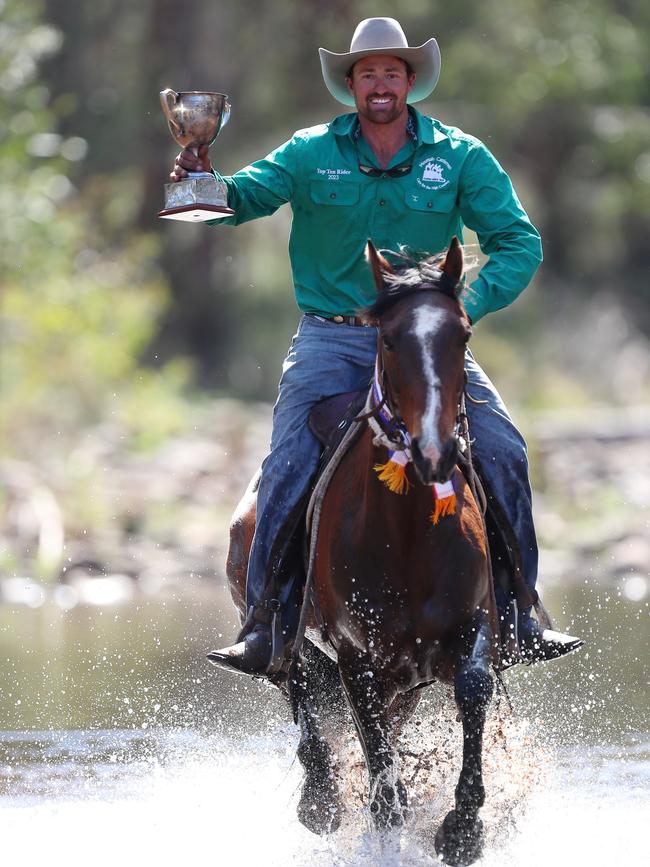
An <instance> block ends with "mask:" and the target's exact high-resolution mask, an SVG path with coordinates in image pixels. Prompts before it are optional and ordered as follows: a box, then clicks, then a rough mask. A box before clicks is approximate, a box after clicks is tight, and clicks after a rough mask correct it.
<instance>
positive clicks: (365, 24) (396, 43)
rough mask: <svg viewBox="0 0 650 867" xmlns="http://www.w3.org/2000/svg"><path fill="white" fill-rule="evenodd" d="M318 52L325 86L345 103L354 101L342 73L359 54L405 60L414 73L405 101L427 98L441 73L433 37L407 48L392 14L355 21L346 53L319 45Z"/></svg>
mask: <svg viewBox="0 0 650 867" xmlns="http://www.w3.org/2000/svg"><path fill="white" fill-rule="evenodd" d="M318 53H319V54H320V63H321V67H322V69H323V78H324V79H325V84H326V85H327V89H328V90H329V92H330V93H331V94H332V96H333V97H334V99H338V101H339V102H342V103H343V104H344V105H354V99H353V97H352V96H351V94H350V92H349V90H348V88H347V85H346V83H345V77H346V75H347V74H348V72H349V71H350V67H351V66H353V65H354V64H355V63H356V62H357V60H361V58H362V57H370V56H371V55H373V54H388V55H390V56H391V57H400V58H401V59H402V60H405V61H406V62H407V63H408V64H409V66H410V67H411V69H412V70H413V72H415V73H416V74H417V78H416V80H415V84H414V85H413V87H412V89H411V91H410V92H409V95H408V97H407V102H418V101H419V100H421V99H426V98H427V96H429V94H430V93H431V91H432V90H433V88H434V87H435V86H436V84H437V83H438V76H439V75H440V49H439V48H438V43H437V42H436V40H435V39H429V40H428V42H425V43H424V45H420V46H418V47H417V48H410V47H409V44H408V42H407V40H406V36H405V34H404V31H403V30H402V27H401V25H400V23H399V22H398V21H396V20H395V19H394V18H366V19H365V20H364V21H362V22H361V23H360V24H359V25H357V29H356V30H355V31H354V35H353V37H352V42H351V43H350V50H349V51H348V52H347V53H346V54H335V53H334V52H333V51H327V50H326V49H325V48H319V49H318Z"/></svg>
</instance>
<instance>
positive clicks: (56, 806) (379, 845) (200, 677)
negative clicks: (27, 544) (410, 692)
mask: <svg viewBox="0 0 650 867" xmlns="http://www.w3.org/2000/svg"><path fill="white" fill-rule="evenodd" d="M546 602H547V605H548V606H549V607H550V608H551V610H552V611H554V612H555V613H556V614H557V620H558V625H559V626H560V627H562V628H566V629H567V630H569V631H572V632H574V633H575V634H579V635H582V636H584V637H585V638H586V639H587V641H588V646H587V648H586V649H585V650H584V651H583V652H581V653H579V654H574V655H573V656H572V657H571V658H570V659H567V660H562V661H560V662H558V663H553V664H549V665H546V666H536V667H532V668H525V669H524V668H519V669H518V670H516V671H513V672H511V673H509V674H508V675H507V676H506V681H507V684H508V688H509V692H510V697H511V699H512V703H513V706H514V716H513V717H512V718H509V725H510V726H511V727H512V730H511V731H510V734H509V735H508V736H507V737H506V742H505V743H501V742H500V740H499V739H498V738H496V737H494V738H492V739H491V740H490V739H489V738H488V740H489V744H490V746H489V750H488V755H487V756H486V767H487V775H488V780H487V782H488V801H487V803H486V808H485V817H486V825H488V826H489V847H488V850H487V851H486V854H485V856H484V859H483V861H482V863H483V864H485V865H494V867H496V865H497V864H498V865H517V867H519V865H521V864H524V863H525V864H526V867H535V865H542V864H546V863H547V862H548V860H549V858H551V859H552V861H553V864H554V865H556V867H559V865H562V864H567V865H572V867H573V865H576V864H577V865H581V864H587V863H588V864H590V865H599V864H603V865H604V864H608V863H610V861H613V860H614V858H615V857H616V856H619V857H620V853H621V852H622V851H625V852H626V854H627V855H628V857H629V858H631V860H632V861H633V862H634V861H635V860H636V861H639V862H641V861H642V860H643V858H644V857H645V856H646V855H647V847H646V846H645V842H644V841H643V840H642V835H641V834H640V832H635V828H641V827H643V824H642V818H643V816H644V815H645V816H646V819H647V810H648V807H649V806H650V795H649V784H650V737H649V736H648V735H647V734H645V735H644V734H642V733H643V732H648V731H649V730H650V723H649V721H648V717H647V707H648V705H647V699H648V689H647V659H648V654H647V649H648V648H647V636H648V630H647V619H648V613H649V609H648V603H647V602H644V601H632V600H630V599H629V598H627V597H625V596H622V595H619V594H618V593H617V592H616V591H615V590H612V589H611V588H607V587H604V586H602V585H591V584H589V583H585V584H579V585H570V586H567V587H560V586H556V587H554V588H552V589H551V592H550V593H548V594H547V598H546ZM234 629H235V627H234V620H233V616H232V609H231V607H230V603H229V601H228V599H227V597H226V595H225V593H223V592H222V591H215V590H211V589H209V588H206V587H202V586H200V585H197V584H195V585H192V586H191V587H188V588H187V590H186V591H185V592H183V593H181V592H179V591H174V592H168V594H167V595H166V596H165V597H164V598H150V597H145V596H142V597H139V596H138V597H136V598H135V600H134V601H132V602H130V603H128V604H124V605H122V606H117V607H110V608H109V607H105V608H100V607H91V606H78V607H76V608H73V609H72V610H62V609H61V608H59V607H57V606H56V605H54V604H53V603H52V602H51V601H48V602H46V604H44V605H43V606H42V607H40V608H36V609H30V608H27V607H13V608H12V607H9V606H4V607H2V608H0V659H2V663H3V664H2V667H1V669H0V713H1V714H2V723H1V724H0V728H2V729H4V730H5V731H4V733H2V734H0V812H1V814H2V818H3V819H4V822H3V825H4V827H5V829H6V830H5V833H4V836H3V850H4V852H5V853H10V854H11V855H15V856H17V857H18V859H19V861H20V863H26V864H31V863H34V864H36V863H39V862H40V861H41V859H44V858H49V857H51V853H52V852H53V851H56V850H57V849H59V848H61V849H62V850H63V848H65V851H66V853H67V862H68V863H69V864H70V865H76V864H82V863H84V864H86V863H87V862H88V860H89V858H92V860H93V863H95V864H97V863H99V864H103V863H114V862H115V859H116V858H118V857H119V858H121V859H122V861H123V862H125V863H139V862H141V863H147V864H153V863H156V864H161V865H167V864H170V865H171V864H177V863H179V861H180V859H181V858H182V859H183V861H185V862H187V861H188V859H193V860H194V862H196V863H201V864H211V863H214V864H218V865H222V864H224V865H229V864H233V865H234V864H236V863H238V864H243V865H249V864H251V865H252V864H259V863H264V864H268V865H272V864H283V865H285V864H287V863H291V864H304V863H307V862H309V863H310V864H313V865H321V864H322V865H340V867H354V865H370V864H381V865H383V867H387V865H393V864H395V865H397V864H403V865H416V864H417V865H420V864H422V865H424V864H434V863H436V862H435V859H433V858H432V856H431V853H432V851H433V850H432V831H433V830H435V827H436V825H437V822H438V817H439V815H440V814H441V813H444V810H446V809H447V807H448V805H449V802H450V799H451V798H452V797H453V787H454V785H455V781H456V773H457V764H456V763H457V746H458V743H459V741H458V738H459V734H460V729H459V727H458V726H456V724H455V722H454V720H453V712H452V710H449V708H447V722H446V723H444V724H442V723H441V722H440V717H439V714H440V713H441V711H440V706H441V705H443V706H444V704H445V698H444V690H438V691H437V692H436V691H435V690H433V691H432V692H431V694H430V697H429V698H428V699H427V701H426V703H425V708H424V711H423V713H422V714H421V717H422V719H423V720H424V721H425V722H426V723H427V724H428V726H429V728H427V726H426V725H423V727H422V728H421V729H418V731H419V732H420V735H421V736H422V737H425V741H426V738H429V739H431V740H429V741H426V742H425V743H423V744H421V745H420V748H421V751H423V752H421V753H420V755H424V754H425V753H426V751H427V750H430V749H432V748H433V746H436V748H437V749H438V753H437V755H438V756H440V755H441V752H440V747H441V745H443V746H444V749H452V752H453V751H454V750H455V751H456V752H455V753H454V756H453V757H452V759H450V760H449V761H448V762H447V763H446V764H445V762H442V764H441V763H440V762H437V763H436V764H435V767H434V766H433V764H431V763H430V764H429V765H428V766H427V765H426V763H424V764H423V763H422V762H421V761H420V764H419V765H418V766H417V768H416V769H415V770H413V768H411V770H413V774H412V778H411V777H408V774H407V777H408V779H409V780H410V785H409V789H410V791H411V794H412V802H413V805H414V817H413V819H412V821H411V823H410V824H409V826H408V828H407V833H406V834H405V835H404V837H403V839H402V841H401V844H396V843H395V842H394V841H393V842H392V843H391V841H386V840H384V841H380V840H378V839H377V838H376V837H375V836H374V835H370V834H369V833H368V831H367V823H366V816H365V812H364V810H363V807H362V801H361V795H362V791H363V780H362V777H361V776H360V774H359V757H358V755H356V756H355V755H354V753H352V754H351V755H352V758H351V759H350V762H351V765H350V766H351V767H352V771H351V774H352V776H351V777H350V778H349V779H347V783H346V784H347V786H348V803H349V805H350V819H349V821H348V822H347V823H344V826H343V828H342V830H341V831H340V832H339V833H338V834H336V835H334V837H332V838H331V840H321V839H320V838H317V837H315V836H313V835H311V834H310V833H309V832H308V831H306V830H304V829H303V828H302V826H300V825H299V823H298V821H297V819H296V818H295V804H296V800H297V792H298V790H299V785H300V776H301V774H300V768H299V766H298V764H297V762H296V761H295V759H294V752H295V746H296V741H297V736H296V732H295V730H294V728H293V726H292V725H291V722H290V716H289V714H288V712H287V710H286V708H285V706H284V704H283V701H282V699H281V697H280V696H279V694H278V693H277V691H275V690H272V689H271V688H269V687H265V686H264V685H262V684H259V683H257V682H253V681H250V680H249V679H247V678H238V677H236V676H229V675H227V674H225V673H220V672H218V671H216V670H215V669H212V668H211V667H210V666H209V665H208V664H207V663H206V662H205V661H204V653H205V651H206V649H208V648H210V647H212V646H214V644H215V643H216V642H218V641H219V640H220V634H222V635H223V636H224V637H225V638H230V637H232V635H233V633H234ZM501 710H502V713H503V711H504V705H503V704H502V709H501ZM450 714H451V715H450ZM431 720H435V724H434V723H432V722H431ZM495 724H496V723H495V717H494V715H493V720H492V725H495ZM422 732H426V736H425V735H422ZM450 744H451V745H452V746H451V747H450ZM428 754H430V753H428ZM405 764H406V765H408V762H406V761H405ZM422 767H426V768H427V769H426V774H425V772H423V771H422ZM418 768H419V770H418ZM407 770H408V768H407ZM355 774H356V776H355ZM427 787H428V788H427ZM429 790H430V791H429ZM35 827H38V829H39V832H38V834H37V835H34V833H33V829H34V828H35ZM107 829H110V833H108V834H107ZM98 840H101V846H98V842H97V841H98ZM127 853H128V854H127ZM617 860H618V859H617Z"/></svg>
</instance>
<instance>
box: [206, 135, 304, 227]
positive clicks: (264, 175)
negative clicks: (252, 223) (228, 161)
mask: <svg viewBox="0 0 650 867" xmlns="http://www.w3.org/2000/svg"><path fill="white" fill-rule="evenodd" d="M295 149H296V143H295V141H294V139H289V141H287V142H285V143H284V144H283V145H280V147H279V148H276V149H275V150H274V151H271V153H270V154H269V155H268V156H266V157H264V159H261V160H257V162H254V163H252V164H251V165H250V166H246V167H245V168H243V169H240V171H238V172H236V173H235V174H234V175H231V176H229V177H224V178H221V177H219V176H217V180H224V181H225V183H226V186H227V187H228V206H229V207H231V208H232V209H233V210H234V212H235V215H234V217H226V218H224V219H219V220H210V221H209V225H211V226H217V225H224V224H225V225H230V226H238V225H239V224H240V223H246V222H248V221H249V220H254V219H256V218H257V217H266V216H268V215H269V214H272V213H274V211H277V209H278V208H279V207H280V206H281V205H284V204H285V202H288V201H290V199H291V196H292V193H293V184H294V165H295Z"/></svg>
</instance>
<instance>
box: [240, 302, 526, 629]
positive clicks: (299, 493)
mask: <svg viewBox="0 0 650 867" xmlns="http://www.w3.org/2000/svg"><path fill="white" fill-rule="evenodd" d="M376 351H377V329H376V328H372V327H365V328H364V327H354V326H349V325H337V324H336V323H334V322H330V321H327V320H321V319H319V318H317V317H314V316H310V315H306V316H303V318H302V319H301V321H300V325H299V328H298V332H297V334H296V335H295V336H294V338H293V341H292V343H291V346H290V348H289V353H288V355H287V358H286V360H285V362H284V365H283V367H282V378H281V380H280V389H279V395H278V399H277V402H276V404H275V407H274V410H273V433H272V436H271V450H270V453H269V454H268V456H267V457H266V459H265V461H264V463H263V464H262V476H261V479H260V483H259V489H258V493H257V522H256V526H255V535H254V537H253V544H252V548H251V553H250V560H249V565H248V576H247V583H246V600H247V606H248V607H249V608H250V606H256V605H257V604H258V603H259V602H260V601H262V600H263V599H265V598H266V595H267V594H266V591H267V587H268V583H269V580H270V579H271V578H272V577H273V576H274V574H275V572H276V570H277V567H278V565H279V559H280V557H281V555H282V553H283V552H282V550H279V546H278V544H277V543H276V542H277V538H278V536H279V535H280V531H281V530H283V529H285V528H286V526H287V523H288V522H290V521H291V520H292V519H294V520H295V518H296V516H297V508H298V506H299V504H300V503H301V501H302V500H303V499H304V497H305V495H306V494H307V492H308V490H309V487H310V483H311V480H312V478H313V476H314V474H315V472H316V469H317V467H318V461H319V457H320V453H321V445H320V443H319V442H318V440H317V439H316V437H315V436H314V435H313V434H312V432H311V430H310V429H309V426H308V424H307V422H308V418H309V413H310V411H311V409H312V407H313V406H314V404H315V403H317V402H318V401H319V400H322V399H323V398H326V397H331V396H332V395H334V394H340V393H342V392H347V391H355V390H359V389H363V388H367V387H368V385H369V383H370V380H371V378H372V376H373V372H374V365H375V355H376ZM466 370H467V373H468V390H469V392H470V394H471V395H472V396H473V397H476V398H479V399H481V400H487V401H488V402H487V403H486V404H474V403H471V402H468V404H467V414H468V416H469V424H470V430H471V432H472V437H473V439H474V440H475V442H474V444H473V452H474V454H475V455H476V456H477V457H478V459H479V461H480V463H481V466H482V469H483V471H484V473H485V476H486V478H487V481H488V483H489V484H490V487H491V488H492V491H493V493H494V495H495V496H496V498H497V499H498V500H499V501H500V503H501V505H502V507H503V509H504V511H505V513H506V516H507V517H508V518H509V520H510V523H511V524H512V527H513V529H514V531H515V534H516V536H517V539H518V540H519V544H520V546H521V550H522V557H523V560H524V563H523V567H524V578H525V581H526V583H527V584H528V586H529V587H531V588H534V586H535V581H536V578H537V544H536V541H535V530H534V526H533V519H532V511H531V492H530V485H529V482H528V460H527V455H526V444H525V442H524V440H523V438H522V436H521V434H520V433H519V432H518V431H517V430H516V428H515V426H514V425H513V423H512V421H511V419H510V417H509V415H508V413H507V410H506V408H505V406H504V404H503V401H502V400H501V398H500V397H499V394H498V393H497V391H496V389H495V388H494V386H493V385H492V383H491V382H490V380H489V379H488V378H487V376H486V375H485V373H484V372H483V371H482V370H481V368H480V367H479V366H478V364H477V363H476V361H474V358H473V357H472V355H471V353H470V352H468V353H467V359H466ZM300 589H301V588H300V586H299V582H298V581H296V580H293V581H291V580H290V581H284V582H281V583H280V586H277V587H274V588H273V592H272V594H271V595H272V596H274V597H275V598H278V599H279V600H280V602H281V603H282V607H283V630H284V631H285V633H286V634H287V635H291V634H292V633H293V632H294V631H295V626H296V624H297V617H298V610H297V600H298V597H299V595H300Z"/></svg>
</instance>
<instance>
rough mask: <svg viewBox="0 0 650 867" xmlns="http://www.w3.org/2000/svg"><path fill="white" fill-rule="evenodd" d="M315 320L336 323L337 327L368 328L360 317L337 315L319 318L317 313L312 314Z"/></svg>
mask: <svg viewBox="0 0 650 867" xmlns="http://www.w3.org/2000/svg"><path fill="white" fill-rule="evenodd" d="M311 315H312V316H313V317H314V319H320V320H321V322H336V324H337V325H354V326H356V327H364V328H367V327H368V323H367V322H364V320H363V319H361V317H359V316H341V315H340V314H337V315H335V316H319V315H318V314H317V313H312V314H311Z"/></svg>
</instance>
